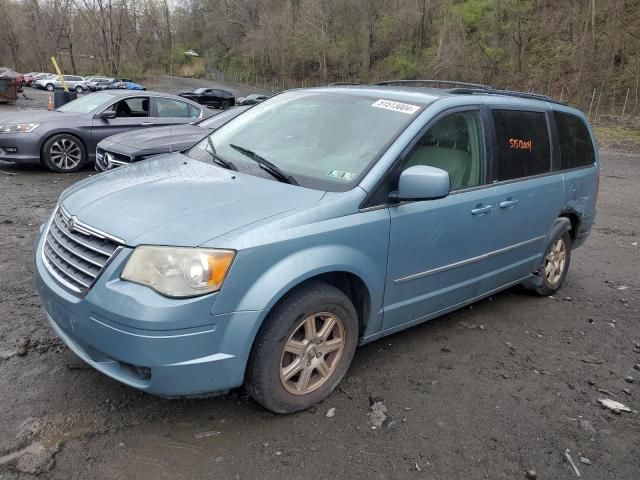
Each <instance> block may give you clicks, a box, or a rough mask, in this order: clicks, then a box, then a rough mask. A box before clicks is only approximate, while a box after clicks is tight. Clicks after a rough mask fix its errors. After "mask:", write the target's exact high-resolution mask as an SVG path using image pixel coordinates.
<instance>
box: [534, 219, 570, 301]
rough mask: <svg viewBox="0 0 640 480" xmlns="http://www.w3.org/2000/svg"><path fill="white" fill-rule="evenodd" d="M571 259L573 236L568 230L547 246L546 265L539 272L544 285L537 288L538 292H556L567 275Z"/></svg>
mask: <svg viewBox="0 0 640 480" xmlns="http://www.w3.org/2000/svg"><path fill="white" fill-rule="evenodd" d="M570 260H571V236H570V235H569V232H568V231H567V232H564V233H562V234H561V235H559V236H557V237H556V238H555V239H554V240H553V241H552V242H551V244H550V245H549V247H547V250H546V252H545V257H544V266H543V267H542V268H541V269H540V270H539V272H538V275H539V276H540V277H541V278H542V285H540V286H539V287H538V288H537V289H536V293H538V294H539V295H551V294H553V293H554V292H556V291H557V290H558V289H559V288H560V286H562V282H564V279H565V277H566V276H567V272H568V271H569V262H570Z"/></svg>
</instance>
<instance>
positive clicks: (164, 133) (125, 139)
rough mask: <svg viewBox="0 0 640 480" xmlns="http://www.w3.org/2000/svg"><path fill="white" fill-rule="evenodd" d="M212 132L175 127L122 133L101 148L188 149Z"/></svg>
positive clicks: (204, 129) (194, 127) (190, 127)
mask: <svg viewBox="0 0 640 480" xmlns="http://www.w3.org/2000/svg"><path fill="white" fill-rule="evenodd" d="M210 132H211V130H209V129H206V128H201V127H197V126H195V125H174V126H171V127H157V128H147V129H141V130H135V131H131V132H125V133H120V134H118V135H114V136H112V137H109V138H108V139H106V140H104V141H103V142H102V143H101V145H100V147H101V148H104V149H107V150H108V149H109V147H111V146H116V148H117V145H124V146H126V147H130V148H132V149H136V150H154V151H156V150H167V151H168V150H169V149H170V148H172V147H173V149H174V150H181V149H182V148H187V147H190V146H191V145H193V144H194V143H196V142H198V141H199V140H201V139H202V138H204V136H205V135H207V133H210Z"/></svg>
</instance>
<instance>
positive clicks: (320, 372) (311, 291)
mask: <svg viewBox="0 0 640 480" xmlns="http://www.w3.org/2000/svg"><path fill="white" fill-rule="evenodd" d="M357 341H358V315H357V313H356V311H355V308H354V306H353V304H352V303H351V301H350V300H349V298H348V297H347V296H346V295H345V294H344V293H343V292H342V291H341V290H339V289H337V288H336V287H334V286H332V285H329V284H327V283H324V282H319V281H311V282H308V283H306V284H304V285H302V286H300V287H298V288H296V289H295V290H293V291H292V292H290V293H289V294H288V295H287V296H286V297H285V298H284V299H283V300H282V301H281V302H279V304H278V305H277V307H275V308H274V310H273V311H272V312H271V314H270V315H269V317H268V318H267V319H266V320H265V322H264V324H263V325H262V327H261V328H260V331H259V332H258V335H257V337H256V340H255V343H254V345H253V350H252V352H251V356H250V358H249V364H248V365H247V372H246V378H245V387H246V389H247V390H248V392H249V393H250V395H251V396H252V397H253V398H254V399H255V400H257V401H258V402H260V403H261V404H262V405H263V406H265V407H266V408H268V409H269V410H271V411H273V412H278V413H293V412H297V411H300V410H304V409H306V408H309V407H311V406H313V405H315V404H316V403H318V402H320V401H322V400H324V399H325V398H326V397H327V396H328V395H329V394H330V393H331V392H332V391H333V390H334V388H335V387H336V386H337V385H338V383H340V380H342V377H344V375H345V373H346V372H347V370H348V368H349V364H350V363H351V360H352V359H353V354H354V352H355V349H356V344H357Z"/></svg>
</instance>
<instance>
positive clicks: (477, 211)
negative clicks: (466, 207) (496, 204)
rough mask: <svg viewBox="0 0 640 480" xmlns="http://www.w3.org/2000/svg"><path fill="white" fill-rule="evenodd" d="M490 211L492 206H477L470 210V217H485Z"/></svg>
mask: <svg viewBox="0 0 640 480" xmlns="http://www.w3.org/2000/svg"><path fill="white" fill-rule="evenodd" d="M491 210H493V205H484V204H480V205H477V206H476V208H474V209H473V210H471V215H486V214H487V213H489V212H490V211H491Z"/></svg>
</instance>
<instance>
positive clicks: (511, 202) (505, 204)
mask: <svg viewBox="0 0 640 480" xmlns="http://www.w3.org/2000/svg"><path fill="white" fill-rule="evenodd" d="M517 204H518V200H514V199H513V198H507V199H506V200H504V201H502V202H500V208H511V207H515V206H516V205H517Z"/></svg>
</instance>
